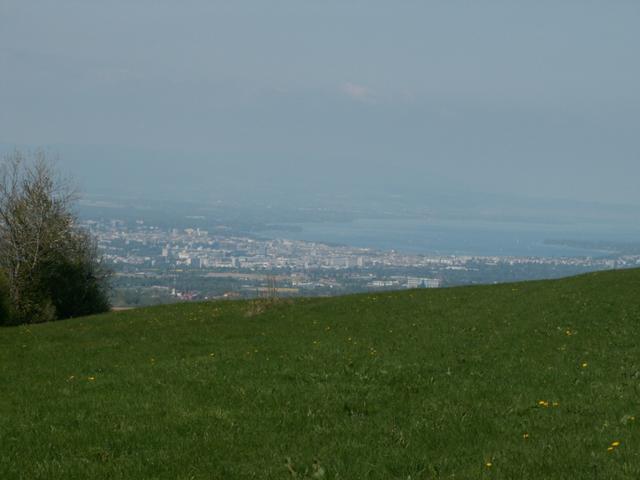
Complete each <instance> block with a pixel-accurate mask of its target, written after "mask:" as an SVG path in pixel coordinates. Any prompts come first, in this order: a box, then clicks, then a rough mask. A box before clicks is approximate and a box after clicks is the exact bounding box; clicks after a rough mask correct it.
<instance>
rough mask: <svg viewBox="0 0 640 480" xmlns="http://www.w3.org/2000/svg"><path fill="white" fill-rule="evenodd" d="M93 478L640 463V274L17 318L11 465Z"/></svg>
mask: <svg viewBox="0 0 640 480" xmlns="http://www.w3.org/2000/svg"><path fill="white" fill-rule="evenodd" d="M89 478H91V479H137V478H141V479H153V478H159V479H160V478H162V479H307V478H308V479H322V478H324V479H344V480H351V479H404V480H408V479H412V480H414V479H432V478H433V479H435V478H455V479H471V478H479V479H485V478H486V479H491V478H505V479H529V478H531V479H534V478H535V479H578V478H579V479H637V478H640V271H638V270H627V271H617V272H605V273H596V274H589V275H585V276H580V277H575V278H569V279H563V280H556V281H542V282H529V283H517V284H504V285H494V286H479V287H469V288H467V287H465V288H452V289H441V290H412V291H403V292H396V293H379V294H373V293H372V294H364V295H355V296H346V297H337V298H314V299H299V300H295V301H290V302H289V301H286V302H285V301H282V302H279V303H277V304H275V305H266V304H263V303H259V302H240V301H239V302H214V303H199V304H179V305H172V306H165V307H154V308H148V309H140V310H132V311H125V312H115V313H110V314H106V315H101V316H95V317H88V318H78V319H72V320H67V321H61V322H57V323H49V324H39V325H30V326H21V327H11V328H2V329H0V479H4V480H9V479H89Z"/></svg>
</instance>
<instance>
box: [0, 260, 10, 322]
mask: <svg viewBox="0 0 640 480" xmlns="http://www.w3.org/2000/svg"><path fill="white" fill-rule="evenodd" d="M9 298H10V297H9V281H8V280H7V277H6V275H5V274H4V272H3V271H2V270H0V325H9V324H11V303H10V301H9Z"/></svg>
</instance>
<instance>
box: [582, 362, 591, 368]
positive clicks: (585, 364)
mask: <svg viewBox="0 0 640 480" xmlns="http://www.w3.org/2000/svg"><path fill="white" fill-rule="evenodd" d="M580 366H581V367H582V368H587V367H588V366H589V364H588V363H587V362H584V363H583V364H582V365H580Z"/></svg>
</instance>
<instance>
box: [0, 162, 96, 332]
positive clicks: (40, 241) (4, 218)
mask: <svg viewBox="0 0 640 480" xmlns="http://www.w3.org/2000/svg"><path fill="white" fill-rule="evenodd" d="M76 200H77V193H76V190H75V188H74V187H73V185H72V183H71V182H70V181H68V180H66V179H63V178H62V177H60V175H58V174H57V173H56V172H55V170H54V168H53V166H52V163H51V162H50V161H49V160H48V159H47V157H46V155H45V153H44V152H43V151H37V152H35V153H34V154H33V155H25V154H24V153H22V152H19V151H16V152H14V153H12V154H10V155H8V156H7V157H5V159H4V161H3V163H2V165H0V268H2V269H4V270H5V272H6V274H7V277H8V283H9V297H10V301H11V304H12V307H13V312H14V317H15V318H14V320H16V321H17V322H18V323H32V322H38V321H48V320H54V319H57V318H66V317H70V316H76V315H83V314H90V313H97V312H100V311H105V310H106V309H107V308H108V301H107V286H108V275H107V274H106V272H105V271H104V269H103V268H102V267H101V263H100V259H99V256H98V253H97V249H96V248H95V244H94V243H93V240H92V239H91V236H90V235H89V234H88V233H87V232H85V231H83V230H82V229H81V228H79V227H78V226H77V219H76V217H75V215H74V213H73V210H72V207H73V205H74V203H75V201H76Z"/></svg>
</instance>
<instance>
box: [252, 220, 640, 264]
mask: <svg viewBox="0 0 640 480" xmlns="http://www.w3.org/2000/svg"><path fill="white" fill-rule="evenodd" d="M295 226H296V227H299V230H298V231H290V232H289V231H287V232H282V231H279V232H278V231H272V232H271V231H267V232H261V233H262V234H263V235H266V236H270V237H273V238H290V239H294V240H308V241H316V242H325V243H334V244H341V245H350V246H355V247H367V248H374V249H378V250H397V251H399V252H406V253H414V254H437V255H477V256H535V257H573V256H578V257H580V256H602V255H603V252H599V251H590V250H585V249H577V248H571V247H564V246H554V245H546V244H545V243H544V242H545V240H551V239H555V240H567V239H568V240H582V241H603V240H605V241H615V242H638V241H640V226H629V227H624V228H621V227H620V226H617V227H612V226H610V225H602V224H575V225H566V224H558V225H555V224H532V223H514V222H511V223H497V222H481V221H475V222H457V221H427V220H420V219H393V220H391V219H360V220H356V221H353V222H344V223H300V224H295Z"/></svg>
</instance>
